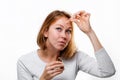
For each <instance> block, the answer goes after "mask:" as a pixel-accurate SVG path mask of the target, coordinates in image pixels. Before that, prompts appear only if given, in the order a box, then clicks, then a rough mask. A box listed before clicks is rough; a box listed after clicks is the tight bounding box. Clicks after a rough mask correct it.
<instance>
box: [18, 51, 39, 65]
mask: <svg viewBox="0 0 120 80" xmlns="http://www.w3.org/2000/svg"><path fill="white" fill-rule="evenodd" d="M36 54H37V50H34V51H31V52H29V53H26V54H24V55H22V56H21V57H19V59H18V62H19V61H20V62H23V63H29V62H31V61H33V60H34V58H35V57H36Z"/></svg>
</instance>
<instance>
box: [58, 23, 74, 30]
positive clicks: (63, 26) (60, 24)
mask: <svg viewBox="0 0 120 80" xmlns="http://www.w3.org/2000/svg"><path fill="white" fill-rule="evenodd" d="M57 25H60V26H62V27H63V28H64V25H61V24H57ZM68 29H72V27H68Z"/></svg>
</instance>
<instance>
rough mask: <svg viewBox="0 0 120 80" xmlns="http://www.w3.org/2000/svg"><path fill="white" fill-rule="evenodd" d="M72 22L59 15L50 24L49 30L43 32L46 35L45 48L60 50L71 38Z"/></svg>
mask: <svg viewBox="0 0 120 80" xmlns="http://www.w3.org/2000/svg"><path fill="white" fill-rule="evenodd" d="M71 32H72V24H71V22H70V21H69V19H68V18H66V17H61V18H59V19H58V20H56V21H55V22H53V24H51V25H50V27H49V30H48V31H46V32H45V33H44V36H45V37H47V41H46V45H47V48H53V50H58V51H61V50H63V49H64V48H65V47H66V46H67V45H68V43H69V41H70V39H71Z"/></svg>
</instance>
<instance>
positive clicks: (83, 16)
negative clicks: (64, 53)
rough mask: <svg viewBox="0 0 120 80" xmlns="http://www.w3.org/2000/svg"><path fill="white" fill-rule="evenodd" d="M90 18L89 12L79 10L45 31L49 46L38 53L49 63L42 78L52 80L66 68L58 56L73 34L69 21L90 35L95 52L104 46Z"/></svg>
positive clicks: (42, 79)
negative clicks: (58, 27) (57, 27)
mask: <svg viewBox="0 0 120 80" xmlns="http://www.w3.org/2000/svg"><path fill="white" fill-rule="evenodd" d="M89 19H90V14H89V13H87V12H85V11H79V12H77V13H75V14H73V15H72V17H71V18H70V19H69V20H68V19H67V18H65V17H62V18H60V19H58V20H57V21H56V22H55V23H53V24H52V25H51V26H50V29H49V30H48V31H46V32H45V34H44V35H45V37H48V39H47V46H48V48H47V50H45V51H42V50H40V51H39V52H38V53H39V55H40V57H41V59H43V61H45V62H47V65H46V67H45V70H44V72H43V74H42V76H41V77H40V80H51V79H52V78H53V77H55V76H56V75H58V74H61V73H62V72H63V70H64V64H63V63H62V62H61V61H56V58H57V57H58V56H59V53H60V51H61V50H63V49H64V48H65V47H66V46H67V44H68V42H69V41H70V39H71V34H70V32H69V31H70V30H71V28H70V27H71V26H70V24H69V21H72V22H74V23H76V24H77V26H78V27H79V29H80V30H81V31H82V32H83V33H85V34H86V35H87V36H88V38H89V39H90V41H91V43H92V45H93V48H94V51H95V52H96V51H98V50H99V49H101V48H102V45H101V43H100V41H99V40H98V38H97V36H96V34H95V32H94V30H93V29H92V28H91V25H90V21H89ZM60 25H62V27H61V28H62V29H56V26H60ZM59 41H61V43H59ZM56 68H57V69H56Z"/></svg>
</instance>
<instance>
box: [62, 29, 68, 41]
mask: <svg viewBox="0 0 120 80" xmlns="http://www.w3.org/2000/svg"><path fill="white" fill-rule="evenodd" d="M61 37H62V38H63V39H64V40H66V39H67V35H66V32H65V31H63V32H61Z"/></svg>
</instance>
